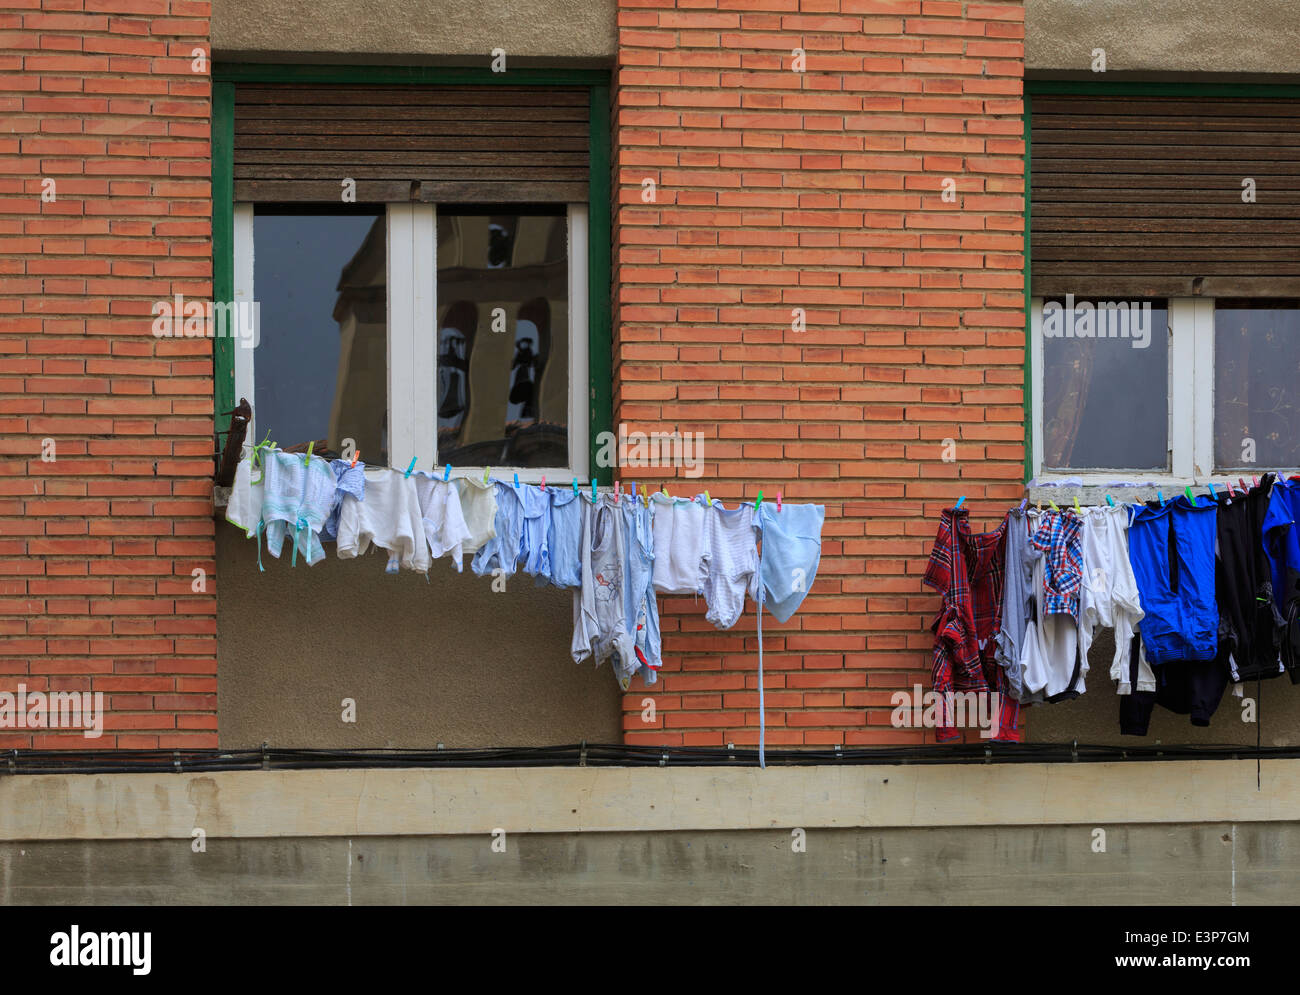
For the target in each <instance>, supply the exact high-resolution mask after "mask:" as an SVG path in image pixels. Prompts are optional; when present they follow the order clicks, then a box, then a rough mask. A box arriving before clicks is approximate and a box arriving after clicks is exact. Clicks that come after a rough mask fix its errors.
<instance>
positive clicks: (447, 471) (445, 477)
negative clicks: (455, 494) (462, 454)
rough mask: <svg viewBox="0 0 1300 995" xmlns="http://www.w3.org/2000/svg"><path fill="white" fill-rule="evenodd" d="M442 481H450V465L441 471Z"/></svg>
mask: <svg viewBox="0 0 1300 995" xmlns="http://www.w3.org/2000/svg"><path fill="white" fill-rule="evenodd" d="M442 479H443V480H444V481H448V480H450V479H451V464H450V463H448V464H447V469H445V470H443V471H442Z"/></svg>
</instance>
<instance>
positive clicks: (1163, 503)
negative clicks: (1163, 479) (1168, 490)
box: [1156, 491, 1165, 508]
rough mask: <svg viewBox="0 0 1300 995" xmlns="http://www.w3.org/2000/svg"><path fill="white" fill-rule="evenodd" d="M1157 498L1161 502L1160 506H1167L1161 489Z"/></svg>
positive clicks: (1157, 492) (1157, 493)
mask: <svg viewBox="0 0 1300 995" xmlns="http://www.w3.org/2000/svg"><path fill="white" fill-rule="evenodd" d="M1156 500H1157V501H1159V502H1160V507H1162V508H1163V507H1164V506H1165V496H1164V494H1163V493H1162V492H1161V491H1156Z"/></svg>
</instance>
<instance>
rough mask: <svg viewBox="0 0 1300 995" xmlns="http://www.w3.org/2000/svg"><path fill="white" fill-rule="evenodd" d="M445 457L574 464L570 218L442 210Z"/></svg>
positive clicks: (467, 462)
mask: <svg viewBox="0 0 1300 995" xmlns="http://www.w3.org/2000/svg"><path fill="white" fill-rule="evenodd" d="M437 265H438V374H437V389H438V415H437V417H438V461H439V462H442V463H451V464H453V465H456V466H483V465H491V466H532V467H564V466H568V465H569V438H568V436H569V426H568V422H569V258H568V220H567V217H566V215H565V214H563V213H557V212H556V211H548V210H546V209H543V208H538V209H536V210H533V209H524V210H513V211H512V212H508V213H487V212H472V211H469V210H468V209H464V208H460V209H458V208H451V209H446V208H440V209H439V211H438V263H437Z"/></svg>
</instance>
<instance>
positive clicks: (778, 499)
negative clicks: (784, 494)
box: [776, 491, 781, 515]
mask: <svg viewBox="0 0 1300 995" xmlns="http://www.w3.org/2000/svg"><path fill="white" fill-rule="evenodd" d="M776 513H777V514H778V515H779V514H781V492H780V491H777V492H776Z"/></svg>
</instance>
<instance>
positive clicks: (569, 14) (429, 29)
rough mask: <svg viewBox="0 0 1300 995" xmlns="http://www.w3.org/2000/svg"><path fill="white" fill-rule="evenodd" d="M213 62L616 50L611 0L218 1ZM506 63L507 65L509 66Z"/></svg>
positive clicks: (576, 54) (582, 57) (554, 55)
mask: <svg viewBox="0 0 1300 995" xmlns="http://www.w3.org/2000/svg"><path fill="white" fill-rule="evenodd" d="M212 6H213V10H212V49H213V53H214V54H215V56H216V57H217V58H219V59H220V58H227V57H230V56H233V55H235V54H236V53H237V54H239V55H240V56H241V57H245V58H247V57H256V56H257V55H258V54H259V53H266V54H276V53H290V52H292V53H299V54H304V53H319V54H330V53H333V54H348V55H365V56H367V58H366V59H365V60H364V61H366V62H372V63H384V62H392V61H395V60H397V59H399V58H401V61H410V60H409V59H408V58H402V57H407V56H431V57H441V60H442V61H447V60H449V59H450V60H455V61H459V62H465V61H467V60H482V62H483V64H484V65H486V64H487V59H488V57H489V53H490V52H491V51H492V50H493V49H494V48H503V49H505V51H506V56H507V60H512V59H517V60H521V61H522V62H524V63H525V64H526V62H527V61H528V60H529V59H536V58H546V59H552V60H554V59H565V60H572V61H573V62H574V63H575V64H577V63H580V62H582V61H600V62H608V61H609V59H610V58H612V57H613V54H614V3H613V0H476V2H474V3H461V2H456V3H452V2H449V0H432V2H431V0H215V2H214V3H213V5H212ZM509 64H510V63H509V61H508V62H507V65H509Z"/></svg>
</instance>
